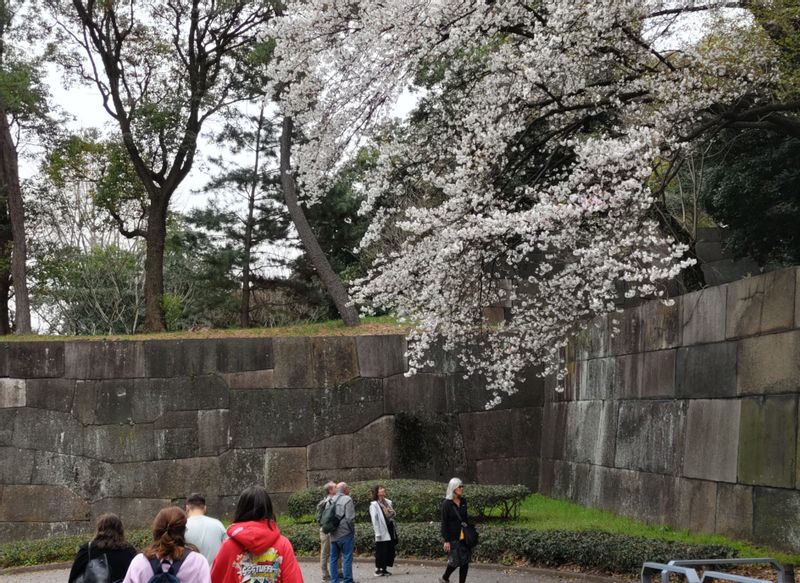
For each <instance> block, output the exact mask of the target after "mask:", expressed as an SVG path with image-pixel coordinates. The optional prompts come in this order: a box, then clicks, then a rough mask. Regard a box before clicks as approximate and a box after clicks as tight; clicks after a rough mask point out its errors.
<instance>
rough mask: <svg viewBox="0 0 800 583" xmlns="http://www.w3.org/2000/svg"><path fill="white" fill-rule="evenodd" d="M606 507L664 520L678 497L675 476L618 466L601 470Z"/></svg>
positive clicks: (652, 520) (668, 518) (651, 520)
mask: <svg viewBox="0 0 800 583" xmlns="http://www.w3.org/2000/svg"><path fill="white" fill-rule="evenodd" d="M601 476H602V480H603V484H602V491H603V495H604V496H605V497H606V502H605V504H606V505H607V506H606V508H605V509H606V510H609V511H612V512H615V513H617V514H622V515H623V516H628V517H631V518H636V519H637V520H642V521H644V522H647V523H651V524H667V523H669V522H670V521H671V520H672V519H673V516H674V513H675V508H676V506H677V504H679V501H678V500H677V497H676V491H677V478H674V477H672V476H666V475H663V474H651V473H642V472H635V471H626V470H619V469H609V470H608V471H607V472H604V473H603V474H601Z"/></svg>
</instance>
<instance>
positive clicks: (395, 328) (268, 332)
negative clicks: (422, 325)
mask: <svg viewBox="0 0 800 583" xmlns="http://www.w3.org/2000/svg"><path fill="white" fill-rule="evenodd" d="M408 328H409V327H408V325H405V324H401V323H399V322H398V321H397V319H396V318H395V317H394V316H372V317H369V318H362V319H361V325H360V326H355V327H348V326H345V325H344V323H343V322H342V321H341V320H326V321H324V322H314V323H309V324H297V325H294V326H275V327H271V328H266V327H264V328H203V329H199V330H180V331H177V332H160V333H157V334H144V333H142V334H112V335H97V336H49V335H44V334H42V335H39V334H31V335H28V336H15V335H9V336H4V337H2V341H3V342H30V341H44V340H59V341H61V340H171V339H175V340H181V339H203V338H273V337H285V336H370V335H383V334H403V335H405V334H406V333H407V332H408Z"/></svg>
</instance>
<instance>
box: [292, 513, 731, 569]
mask: <svg viewBox="0 0 800 583" xmlns="http://www.w3.org/2000/svg"><path fill="white" fill-rule="evenodd" d="M282 530H283V534H284V535H286V536H287V537H288V538H289V539H290V540H291V541H292V545H293V546H294V549H295V551H296V552H297V553H298V554H312V555H313V554H316V553H318V552H319V529H318V528H317V527H316V525H310V524H297V525H292V526H287V527H286V528H284V529H282ZM397 530H398V538H399V543H398V546H397V553H398V555H399V556H401V557H415V558H428V559H442V560H444V556H445V555H444V551H443V550H442V540H441V537H440V535H439V524H438V523H433V524H431V523H423V524H420V523H411V524H403V523H399V524H398V527H397ZM479 531H480V536H481V542H480V544H479V545H478V546H477V547H476V549H475V553H474V559H475V560H477V561H486V562H491V563H507V562H509V561H519V560H522V561H526V562H528V563H529V564H531V565H534V566H540V567H559V566H563V565H576V566H579V567H581V568H583V569H592V570H600V571H605V572H608V573H629V574H631V575H635V574H637V573H638V572H639V570H640V569H641V567H642V563H644V562H645V561H658V562H664V563H665V562H667V561H669V560H671V559H677V558H681V559H709V558H732V557H735V556H736V550H735V549H733V548H731V547H727V546H723V545H693V544H686V543H679V542H674V541H662V540H655V539H646V538H640V537H633V536H625V535H619V534H611V533H607V532H602V531H584V532H576V531H564V530H550V531H538V530H531V529H525V528H516V527H506V526H500V525H491V526H490V525H482V526H480V527H479ZM356 549H357V552H359V553H367V554H368V553H371V552H373V549H374V535H373V531H372V525H371V524H358V525H357V526H356Z"/></svg>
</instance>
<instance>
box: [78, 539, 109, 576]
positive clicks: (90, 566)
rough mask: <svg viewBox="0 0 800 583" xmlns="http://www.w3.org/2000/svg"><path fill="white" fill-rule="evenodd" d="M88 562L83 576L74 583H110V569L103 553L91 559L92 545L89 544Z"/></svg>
mask: <svg viewBox="0 0 800 583" xmlns="http://www.w3.org/2000/svg"><path fill="white" fill-rule="evenodd" d="M88 553H89V560H88V562H87V563H86V568H85V569H84V570H83V574H82V575H80V576H79V577H78V578H77V579H75V583H111V569H110V567H109V566H108V557H106V555H105V553H103V554H102V555H100V556H99V557H95V558H94V559H93V558H92V543H91V541H90V542H89V549H88Z"/></svg>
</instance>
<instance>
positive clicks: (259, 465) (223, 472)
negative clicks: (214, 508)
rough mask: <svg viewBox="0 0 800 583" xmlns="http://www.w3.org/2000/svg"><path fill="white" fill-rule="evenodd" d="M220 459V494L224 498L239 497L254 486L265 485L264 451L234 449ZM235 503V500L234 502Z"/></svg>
mask: <svg viewBox="0 0 800 583" xmlns="http://www.w3.org/2000/svg"><path fill="white" fill-rule="evenodd" d="M205 459H219V486H218V490H217V491H218V492H219V493H220V495H223V496H238V495H239V494H241V493H242V492H243V491H244V489H245V488H247V487H248V486H252V485H253V484H264V483H265V482H266V479H267V474H266V467H265V459H264V450H263V449H260V448H256V449H232V450H228V451H226V452H225V453H223V454H222V455H220V456H219V457H218V458H205ZM234 502H235V500H234Z"/></svg>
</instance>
